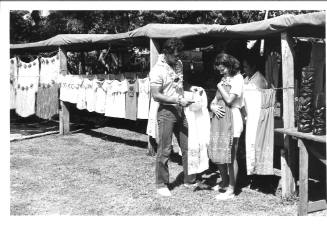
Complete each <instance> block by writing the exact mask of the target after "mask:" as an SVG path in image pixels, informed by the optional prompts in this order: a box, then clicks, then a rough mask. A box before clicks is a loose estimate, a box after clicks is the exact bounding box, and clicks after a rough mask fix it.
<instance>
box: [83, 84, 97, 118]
mask: <svg viewBox="0 0 327 231" xmlns="http://www.w3.org/2000/svg"><path fill="white" fill-rule="evenodd" d="M97 87H98V84H97V80H96V79H93V80H91V81H90V82H89V84H88V85H87V88H86V93H85V94H86V109H87V110H88V111H89V112H94V111H95V106H96V90H97Z"/></svg>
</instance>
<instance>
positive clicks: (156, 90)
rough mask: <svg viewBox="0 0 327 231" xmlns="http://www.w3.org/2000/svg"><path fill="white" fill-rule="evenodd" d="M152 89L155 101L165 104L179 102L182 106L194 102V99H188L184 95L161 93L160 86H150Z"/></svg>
mask: <svg viewBox="0 0 327 231" xmlns="http://www.w3.org/2000/svg"><path fill="white" fill-rule="evenodd" d="M150 91H151V94H152V97H153V99H154V101H157V102H159V103H165V104H179V105H180V106H182V107H187V106H189V105H190V104H191V103H194V101H193V100H187V99H185V98H183V97H170V96H166V95H164V94H162V93H161V91H160V87H154V86H151V87H150Z"/></svg>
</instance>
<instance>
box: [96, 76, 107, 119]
mask: <svg viewBox="0 0 327 231" xmlns="http://www.w3.org/2000/svg"><path fill="white" fill-rule="evenodd" d="M96 84H97V88H96V93H95V111H96V112H97V113H105V106H106V105H105V104H106V94H107V92H106V90H105V89H104V87H105V85H104V81H99V80H97V81H96Z"/></svg>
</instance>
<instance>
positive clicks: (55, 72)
mask: <svg viewBox="0 0 327 231" xmlns="http://www.w3.org/2000/svg"><path fill="white" fill-rule="evenodd" d="M59 65H60V62H59V56H58V55H55V56H53V57H50V58H41V68H40V83H41V84H54V83H57V82H58V76H59Z"/></svg>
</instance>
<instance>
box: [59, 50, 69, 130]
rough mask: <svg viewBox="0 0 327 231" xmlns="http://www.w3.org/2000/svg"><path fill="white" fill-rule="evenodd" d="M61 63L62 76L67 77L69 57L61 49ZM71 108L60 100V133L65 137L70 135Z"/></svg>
mask: <svg viewBox="0 0 327 231" xmlns="http://www.w3.org/2000/svg"><path fill="white" fill-rule="evenodd" d="M59 61H60V67H59V68H60V74H61V75H64V76H65V75H67V73H68V72H67V56H66V52H65V51H64V50H63V49H62V48H59ZM69 131H70V127H69V106H68V104H67V103H66V102H64V101H61V100H60V111H59V133H60V134H61V135H65V134H67V133H69Z"/></svg>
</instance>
